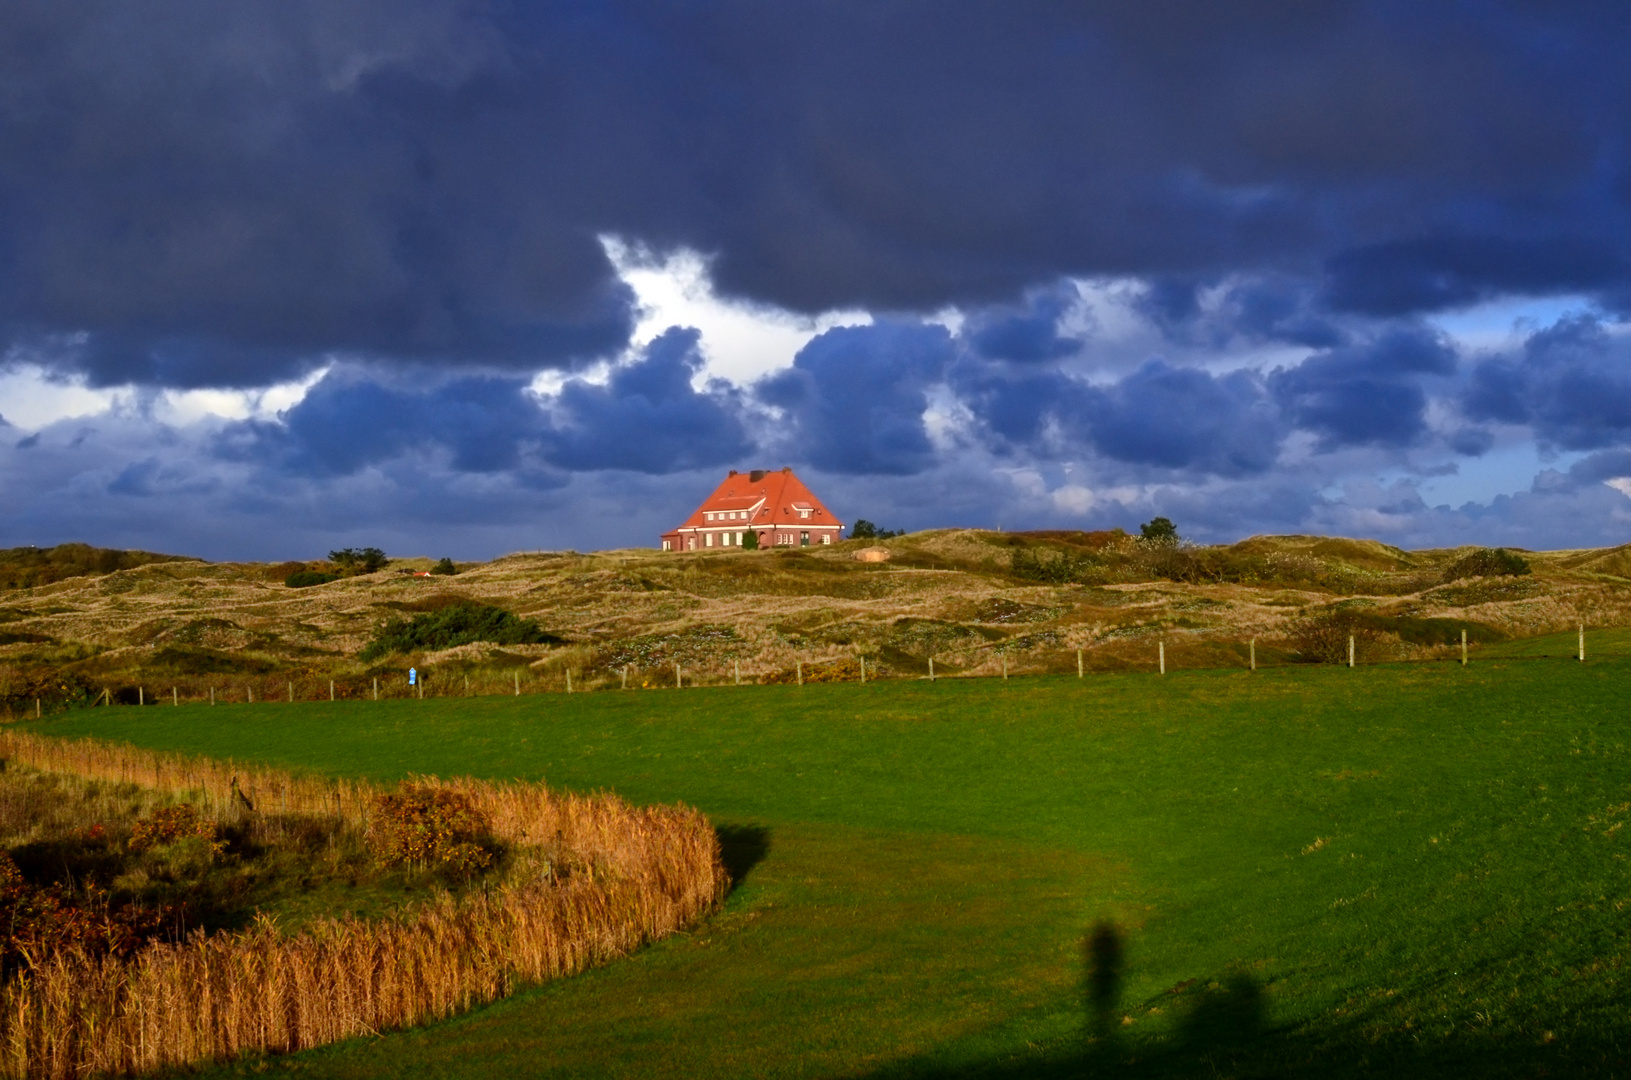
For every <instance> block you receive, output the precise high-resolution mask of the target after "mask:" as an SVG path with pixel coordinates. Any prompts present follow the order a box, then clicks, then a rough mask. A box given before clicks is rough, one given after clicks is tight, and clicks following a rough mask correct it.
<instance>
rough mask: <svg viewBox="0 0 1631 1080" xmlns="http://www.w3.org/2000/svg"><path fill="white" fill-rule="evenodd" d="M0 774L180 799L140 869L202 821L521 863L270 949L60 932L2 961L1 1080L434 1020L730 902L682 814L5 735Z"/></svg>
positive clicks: (690, 817) (713, 842) (535, 792)
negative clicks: (324, 832)
mask: <svg viewBox="0 0 1631 1080" xmlns="http://www.w3.org/2000/svg"><path fill="white" fill-rule="evenodd" d="M0 755H3V756H4V757H5V759H6V762H7V764H8V766H17V765H23V766H28V767H30V768H36V769H48V770H58V771H66V772H72V773H73V774H74V775H77V776H80V777H85V778H89V779H91V780H94V781H98V782H102V783H104V784H112V785H118V787H117V789H116V790H117V791H119V792H121V793H123V797H124V798H126V799H129V798H131V797H132V796H131V792H132V791H133V790H134V789H132V788H131V786H130V785H132V784H137V783H140V784H144V785H147V788H148V790H149V791H150V792H155V793H164V794H166V795H167V797H169V798H171V799H178V798H186V799H188V800H190V801H189V803H188V806H189V809H192V811H193V812H192V813H191V814H187V813H170V814H161V813H149V814H147V815H146V817H145V818H144V819H143V820H145V821H146V822H147V823H148V824H147V825H146V826H145V831H143V832H142V835H143V836H144V837H146V838H148V839H150V840H152V842H153V843H154V845H155V846H154V847H153V848H152V849H151V851H153V852H161V851H164V850H167V848H166V845H165V843H164V841H163V839H162V838H165V837H168V838H169V840H168V850H175V849H179V848H182V847H185V846H187V845H188V844H193V845H196V844H197V843H198V842H199V841H200V840H201V839H202V837H201V835H200V831H201V826H202V823H203V822H205V821H206V820H213V819H215V818H218V817H233V818H241V819H247V820H249V821H254V820H255V819H259V818H263V817H269V816H271V815H272V814H273V813H274V812H275V813H276V814H277V815H278V816H280V817H282V818H284V819H285V820H289V821H292V820H298V819H299V818H300V817H301V816H302V815H306V816H308V820H313V821H319V820H320V819H327V820H328V821H331V822H333V823H334V827H336V828H339V829H348V830H351V831H353V832H357V833H363V834H368V835H371V836H378V837H389V836H393V835H395V836H396V837H397V840H396V841H395V842H394V846H392V850H394V851H397V852H399V853H401V854H404V855H410V856H411V855H417V856H419V857H421V858H422V859H424V860H425V861H427V862H428V861H431V860H434V859H437V858H438V857H439V856H438V853H440V857H442V861H443V862H447V863H451V864H454V865H459V866H462V867H464V868H465V871H467V870H468V868H469V867H470V865H471V863H472V862H473V861H474V862H479V861H481V858H482V857H481V856H477V855H474V854H473V853H472V852H471V851H470V850H469V848H466V847H463V845H474V846H475V847H480V848H482V850H483V851H485V852H488V853H496V850H497V849H498V847H499V846H500V845H502V846H504V847H505V848H508V849H510V850H512V851H513V852H514V854H515V856H516V857H515V858H514V859H513V860H507V862H509V863H513V866H512V868H511V869H510V870H508V871H507V872H505V873H504V874H503V875H501V876H500V878H499V879H498V880H496V881H491V882H489V883H488V885H489V886H490V887H484V888H482V889H481V890H479V891H475V890H471V891H468V892H466V893H465V894H464V895H456V894H455V893H453V892H451V891H447V890H440V891H438V892H437V893H436V894H434V896H433V897H432V899H430V900H428V901H426V902H424V903H421V904H419V905H416V906H413V907H404V908H400V909H398V910H397V911H396V912H394V913H393V914H390V915H388V916H387V917H384V918H380V919H373V920H368V919H361V918H356V917H350V916H347V917H340V918H328V917H318V918H314V919H311V920H309V921H308V922H307V923H306V924H305V925H304V927H303V928H302V929H301V930H300V931H299V932H297V933H285V932H282V931H280V930H279V928H278V927H277V926H276V925H275V923H274V921H273V920H272V919H271V918H269V917H264V916H262V917H259V918H257V919H256V920H255V921H254V922H253V923H252V924H251V925H250V926H249V927H248V928H247V929H242V930H236V931H228V932H220V933H214V934H210V933H206V932H205V931H204V930H202V929H196V930H193V931H192V932H190V933H189V934H187V936H186V937H185V938H182V939H179V940H171V941H164V940H159V939H152V938H148V939H144V940H142V941H141V942H140V943H139V944H138V947H136V948H133V949H128V948H127V949H123V950H122V951H121V950H119V949H113V948H109V947H104V946H103V945H102V944H100V943H99V942H98V941H96V940H90V939H88V938H87V937H86V936H85V935H77V936H76V935H73V934H57V935H56V936H55V937H54V938H52V939H51V940H50V942H49V944H50V947H49V948H45V947H40V946H38V945H35V946H34V947H32V948H23V947H22V946H19V947H18V956H19V962H18V964H17V970H16V971H15V973H14V974H13V976H12V977H11V978H10V979H9V980H8V981H7V982H6V983H5V984H4V986H3V987H0V1075H5V1076H17V1077H24V1076H49V1077H81V1076H90V1075H99V1074H108V1073H116V1074H132V1073H139V1072H147V1071H151V1070H155V1069H167V1068H177V1067H181V1066H186V1065H191V1064H195V1063H199V1062H205V1061H222V1060H227V1059H231V1058H234V1057H238V1056H241V1055H244V1054H254V1053H264V1052H283V1051H292V1050H299V1049H304V1048H307V1047H312V1046H317V1045H321V1044H323V1043H327V1042H333V1041H335V1040H338V1039H343V1038H349V1037H352V1036H356V1035H360V1034H372V1033H378V1032H380V1031H384V1030H388V1029H391V1028H398V1027H404V1026H408V1025H411V1024H417V1023H421V1022H424V1021H426V1020H431V1019H436V1018H439V1017H444V1016H448V1015H450V1014H452V1013H454V1012H458V1011H460V1010H463V1009H466V1008H469V1007H471V1006H473V1005H476V1004H480V1003H482V1002H486V1001H491V1000H494V999H496V998H498V997H502V996H504V995H505V994H507V993H509V992H511V991H512V990H513V989H515V988H516V987H518V986H521V985H525V984H528V983H535V982H539V981H541V980H544V979H548V978H553V977H556V976H559V975H564V974H569V973H572V972H576V971H580V970H582V969H583V968H585V967H587V966H589V965H591V964H595V963H599V962H603V961H605V960H608V959H611V958H613V957H615V956H618V955H621V954H623V953H626V952H628V951H629V950H631V949H634V948H637V947H639V946H640V945H642V944H644V943H646V942H649V941H651V940H654V939H655V938H658V937H661V936H664V935H666V934H668V933H671V932H673V931H675V930H678V929H681V928H683V927H686V926H688V925H691V924H692V923H694V922H695V921H696V920H697V919H699V918H700V917H701V916H703V915H704V914H705V913H706V912H708V911H709V910H710V909H711V908H712V907H713V906H714V905H715V904H717V903H718V902H719V900H720V899H721V898H722V896H723V894H724V889H725V886H726V884H727V879H726V876H725V871H724V868H723V864H722V862H721V859H720V850H719V842H718V838H717V836H716V834H715V833H714V831H713V829H712V827H711V826H710V825H709V823H708V821H707V819H706V818H704V817H703V816H702V815H701V814H699V813H697V812H696V811H694V810H690V809H687V808H683V807H645V808H639V807H632V806H630V805H628V804H627V803H625V802H623V801H622V800H620V799H618V798H616V797H615V796H611V795H598V796H594V797H580V796H574V795H569V794H558V793H555V792H551V791H549V790H547V789H545V788H543V787H541V786H538V785H531V784H489V783H483V782H479V781H474V780H460V781H452V782H449V781H441V780H436V779H434V778H424V779H420V780H417V781H414V782H412V783H411V784H409V785H407V786H406V787H404V788H402V789H398V790H395V791H392V790H387V789H384V788H380V787H377V786H375V785H372V784H368V783H358V782H335V781H330V780H326V779H322V778H317V777H302V776H295V775H291V774H287V773H281V772H276V771H271V770H256V769H251V768H246V767H243V766H238V765H234V764H233V763H231V762H221V761H214V760H211V759H205V758H189V757H181V756H176V755H169V754H160V753H153V752H148V751H143V750H138V749H135V748H132V747H129V746H120V745H115V744H108V743H100V742H96V741H93V740H79V741H75V742H67V741H60V740H53V739H47V738H42V737H39V736H35V735H29V734H21V733H12V732H7V733H0ZM143 797H144V798H149V799H151V798H154V797H157V796H156V795H154V794H149V795H146V796H143ZM99 799H100V800H102V801H103V803H104V804H105V805H111V803H109V802H108V799H107V797H106V795H105V794H104V793H101V792H100V789H97V790H92V791H91V792H90V799H89V801H90V802H92V803H95V802H96V801H97V800H99ZM199 803H202V804H203V806H204V807H205V808H206V810H205V811H204V812H200V811H198V810H197V808H196V805H197V804H199ZM67 812H68V811H65V810H64V809H63V808H61V807H55V806H49V805H48V806H33V805H30V806H27V807H18V808H9V809H8V808H7V807H5V806H0V814H6V813H10V814H11V815H12V816H13V817H14V818H15V817H17V816H18V815H22V817H23V818H28V817H29V816H30V815H32V818H33V819H40V818H45V817H52V816H56V817H57V818H58V819H59V820H60V819H61V815H63V814H64V813H67ZM382 814H383V815H384V816H383V817H381V815H382ZM19 821H21V819H19ZM138 824H139V823H138ZM189 830H191V831H190V832H189ZM320 831H321V830H320ZM137 832H138V829H136V828H133V829H132V835H133V836H134V835H136V834H137ZM144 842H146V841H145V840H144ZM127 847H128V845H127ZM0 872H3V866H0ZM0 899H3V897H0ZM31 902H32V901H31ZM92 936H93V937H94V935H92ZM27 940H29V941H44V940H45V939H44V938H43V937H39V936H37V937H36V938H35V939H27Z"/></svg>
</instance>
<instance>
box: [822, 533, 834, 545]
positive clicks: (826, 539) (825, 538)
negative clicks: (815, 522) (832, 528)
mask: <svg viewBox="0 0 1631 1080" xmlns="http://www.w3.org/2000/svg"><path fill="white" fill-rule="evenodd" d="M821 542H822V543H823V544H830V543H832V533H822V534H821Z"/></svg>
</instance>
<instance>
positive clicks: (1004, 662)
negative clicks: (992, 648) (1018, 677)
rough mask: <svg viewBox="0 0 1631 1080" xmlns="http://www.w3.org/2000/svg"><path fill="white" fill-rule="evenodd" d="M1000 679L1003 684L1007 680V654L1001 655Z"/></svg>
mask: <svg viewBox="0 0 1631 1080" xmlns="http://www.w3.org/2000/svg"><path fill="white" fill-rule="evenodd" d="M1002 678H1003V681H1004V682H1006V681H1007V680H1008V654H1007V653H1003V654H1002Z"/></svg>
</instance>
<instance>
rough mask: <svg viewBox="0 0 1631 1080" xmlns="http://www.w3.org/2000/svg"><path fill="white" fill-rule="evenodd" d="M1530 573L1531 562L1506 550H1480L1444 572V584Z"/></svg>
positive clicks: (1464, 556)
mask: <svg viewBox="0 0 1631 1080" xmlns="http://www.w3.org/2000/svg"><path fill="white" fill-rule="evenodd" d="M1528 573H1530V569H1529V560H1528V559H1525V558H1524V557H1523V556H1522V555H1519V554H1518V553H1517V552H1514V551H1508V550H1507V549H1506V548H1479V549H1478V550H1477V551H1474V552H1471V553H1470V554H1467V555H1463V556H1461V558H1459V559H1457V560H1456V561H1455V562H1453V563H1451V564H1450V565H1449V566H1447V567H1446V568H1445V570H1444V582H1445V584H1449V583H1450V582H1452V581H1460V580H1461V579H1462V578H1470V577H1521V576H1523V575H1525V574H1528Z"/></svg>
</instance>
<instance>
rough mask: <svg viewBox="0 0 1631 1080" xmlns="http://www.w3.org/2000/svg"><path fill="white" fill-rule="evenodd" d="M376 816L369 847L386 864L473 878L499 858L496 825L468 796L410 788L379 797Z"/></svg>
mask: <svg viewBox="0 0 1631 1080" xmlns="http://www.w3.org/2000/svg"><path fill="white" fill-rule="evenodd" d="M373 811H374V814H373V821H372V822H371V824H370V832H369V836H368V839H369V844H370V846H371V847H372V848H373V849H374V850H375V851H376V852H377V853H378V854H379V855H380V856H382V857H383V858H384V859H385V861H386V862H389V863H406V864H410V865H414V866H420V867H435V868H437V869H439V870H443V871H446V872H450V873H453V874H457V875H459V876H462V877H468V876H469V875H471V874H473V873H475V872H476V871H478V870H485V869H487V868H488V867H489V866H492V865H493V862H494V860H495V859H496V858H497V857H498V854H499V846H498V841H497V840H495V839H494V838H493V833H492V822H491V821H489V820H488V818H487V815H486V814H484V813H482V811H481V810H480V809H479V808H478V807H477V806H476V805H475V803H474V802H472V801H471V798H470V796H469V795H468V794H467V793H465V792H462V791H450V790H448V789H447V788H437V787H433V786H431V785H428V784H405V785H403V787H402V788H401V790H399V791H395V792H389V793H386V794H383V795H379V796H376V797H375V799H374V805H373Z"/></svg>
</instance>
